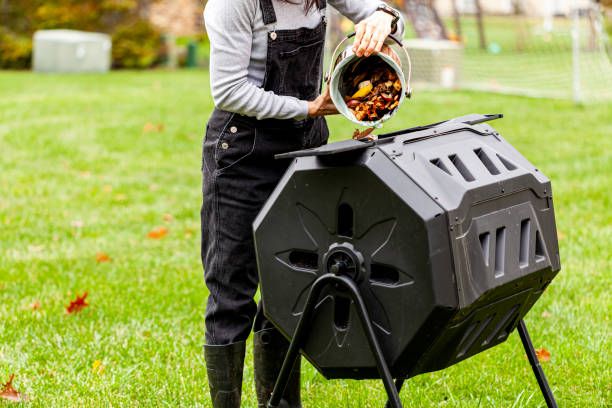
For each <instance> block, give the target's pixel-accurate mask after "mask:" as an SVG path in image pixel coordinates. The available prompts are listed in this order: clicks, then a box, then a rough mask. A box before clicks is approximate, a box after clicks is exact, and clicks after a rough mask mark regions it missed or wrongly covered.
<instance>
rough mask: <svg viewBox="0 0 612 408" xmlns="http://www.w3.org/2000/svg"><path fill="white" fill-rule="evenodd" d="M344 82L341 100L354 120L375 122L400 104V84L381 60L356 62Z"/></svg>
mask: <svg viewBox="0 0 612 408" xmlns="http://www.w3.org/2000/svg"><path fill="white" fill-rule="evenodd" d="M343 80H344V81H343V89H344V90H345V94H346V95H345V96H344V101H345V102H346V105H347V106H348V108H349V109H350V110H351V111H352V112H353V114H354V115H355V118H357V120H360V121H367V122H375V121H377V120H379V119H382V118H383V116H385V115H386V114H387V113H390V112H392V111H393V110H394V109H396V108H397V107H398V105H399V99H400V95H401V92H402V83H401V81H400V80H399V78H398V76H397V74H396V73H395V71H393V69H392V68H391V67H390V66H389V65H388V64H387V63H386V62H385V61H384V60H383V59H381V58H377V57H370V58H363V59H360V60H358V61H357V62H356V63H355V64H354V65H353V66H352V67H351V68H349V69H347V70H346V72H345V74H344V78H343Z"/></svg>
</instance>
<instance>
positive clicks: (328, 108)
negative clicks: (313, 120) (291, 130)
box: [308, 87, 339, 117]
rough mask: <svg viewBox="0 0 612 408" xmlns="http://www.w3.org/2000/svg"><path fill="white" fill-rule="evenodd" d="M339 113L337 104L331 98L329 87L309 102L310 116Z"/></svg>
mask: <svg viewBox="0 0 612 408" xmlns="http://www.w3.org/2000/svg"><path fill="white" fill-rule="evenodd" d="M338 113H339V112H338V109H337V108H336V105H334V102H332V100H331V96H330V94H329V88H328V87H326V88H325V91H324V92H323V93H322V94H321V95H319V96H318V97H317V99H315V100H314V101H309V102H308V116H310V117H315V116H327V115H336V114H338Z"/></svg>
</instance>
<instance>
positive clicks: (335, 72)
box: [325, 33, 412, 127]
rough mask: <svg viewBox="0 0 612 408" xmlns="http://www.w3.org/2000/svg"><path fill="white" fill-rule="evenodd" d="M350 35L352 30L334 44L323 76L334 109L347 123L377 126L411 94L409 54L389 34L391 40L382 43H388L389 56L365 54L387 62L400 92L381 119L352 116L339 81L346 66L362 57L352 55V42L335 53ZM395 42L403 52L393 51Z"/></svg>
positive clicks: (388, 117)
mask: <svg viewBox="0 0 612 408" xmlns="http://www.w3.org/2000/svg"><path fill="white" fill-rule="evenodd" d="M354 36H355V33H353V34H351V35H349V36H347V37H346V38H345V39H344V40H342V41H341V42H340V43H339V44H338V46H337V47H336V49H335V50H334V52H333V54H332V57H331V61H332V62H331V64H330V67H329V71H328V73H327V76H326V77H325V78H326V81H327V83H328V86H329V91H330V95H331V99H332V101H333V102H334V105H335V106H336V108H338V111H339V112H340V113H341V114H342V115H343V116H344V117H345V118H347V119H348V120H350V121H351V122H353V123H356V124H358V125H360V126H367V127H380V126H382V123H383V122H385V121H386V120H388V119H390V118H391V117H392V116H393V115H395V113H396V112H397V111H398V109H399V107H400V106H401V105H402V103H403V102H404V100H405V99H406V98H410V96H411V94H412V89H411V88H410V85H411V84H410V81H411V76H412V63H411V61H410V55H409V54H408V51H406V49H405V48H404V46H403V44H402V43H401V41H400V40H398V39H397V38H395V37H394V36H392V35H391V36H389V38H390V39H391V40H393V42H392V43H388V41H387V42H385V43H386V45H388V46H389V49H390V50H391V55H388V54H385V53H377V54H374V55H372V56H370V57H369V58H381V59H382V60H383V61H384V62H385V63H386V64H387V65H389V67H390V68H391V69H392V70H393V71H394V72H395V73H396V75H397V77H398V78H399V80H400V82H401V84H402V92H401V94H400V99H399V104H398V105H397V106H396V107H395V108H394V109H393V110H392V111H391V112H388V113H386V114H385V115H384V116H383V117H382V118H380V119H378V120H376V121H362V120H359V119H357V118H356V117H355V115H354V114H353V112H352V111H351V109H350V108H349V107H348V106H347V104H346V102H345V100H344V90H343V89H342V87H343V83H344V81H343V79H344V74H345V73H346V71H347V69H348V68H351V67H352V66H353V64H355V63H356V62H357V61H359V60H361V59H362V58H364V57H358V56H357V55H355V53H354V52H353V50H352V45H348V46H346V47H345V48H344V50H343V51H342V52H341V53H338V51H339V50H340V48H341V47H342V45H343V44H344V43H345V42H346V41H347V40H348V39H350V38H352V37H354ZM395 45H397V46H398V47H399V48H401V50H402V51H403V53H397V52H396V51H395V49H394V48H393V47H392V46H395ZM400 55H403V56H405V60H404V61H402V60H401V58H400ZM404 67H407V71H406V72H405V71H404Z"/></svg>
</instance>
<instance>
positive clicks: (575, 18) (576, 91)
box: [572, 1, 582, 104]
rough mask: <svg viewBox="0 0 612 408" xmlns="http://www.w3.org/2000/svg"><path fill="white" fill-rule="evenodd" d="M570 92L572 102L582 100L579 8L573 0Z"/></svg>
mask: <svg viewBox="0 0 612 408" xmlns="http://www.w3.org/2000/svg"><path fill="white" fill-rule="evenodd" d="M572 22H573V24H572V91H573V92H572V93H573V96H574V102H575V103H577V104H579V103H581V102H582V89H581V86H580V9H579V8H578V5H577V4H576V1H574V7H573V10H572Z"/></svg>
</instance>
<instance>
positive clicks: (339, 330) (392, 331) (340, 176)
mask: <svg viewBox="0 0 612 408" xmlns="http://www.w3.org/2000/svg"><path fill="white" fill-rule="evenodd" d="M489 119H491V117H490V116H488V115H468V116H465V117H462V118H457V119H453V120H450V121H446V122H443V123H439V124H435V125H429V126H425V127H420V128H414V129H407V130H405V131H401V132H396V133H394V134H388V135H383V136H381V137H379V140H378V141H375V142H361V141H353V140H350V141H345V142H339V143H333V144H330V145H327V146H323V147H321V148H318V149H311V150H305V151H300V152H294V153H290V154H287V155H284V156H283V158H284V159H286V160H292V161H293V163H292V164H291V166H290V168H289V170H288V171H287V173H286V174H285V176H284V177H283V179H282V180H281V182H280V183H279V185H278V187H277V188H276V190H275V191H274V193H273V194H272V196H271V197H270V199H269V200H268V202H267V203H266V205H265V207H264V208H263V210H262V211H261V213H260V214H259V216H258V217H257V219H256V221H255V223H254V233H255V242H256V251H257V261H258V268H259V274H260V279H261V293H262V298H263V301H264V310H265V314H266V316H267V317H268V318H269V319H270V321H271V322H272V323H273V324H274V325H275V326H276V327H277V328H278V329H280V330H281V331H282V332H283V333H284V335H285V336H286V337H287V338H288V339H291V338H292V337H293V334H294V332H295V330H296V326H297V324H298V321H299V320H300V317H301V316H302V313H303V312H304V308H305V303H306V299H307V297H308V294H309V291H310V290H311V288H312V285H313V283H314V282H315V281H316V280H317V278H319V277H321V276H323V275H325V274H334V275H336V276H345V277H348V278H350V279H351V280H352V281H353V282H354V283H355V285H356V287H357V288H358V290H359V292H360V294H361V296H362V297H363V301H364V303H365V306H366V307H367V310H368V315H369V319H370V320H371V323H372V327H373V331H374V333H375V335H376V337H377V339H378V342H379V343H380V347H381V349H382V353H383V354H384V358H385V360H386V363H387V364H388V368H389V370H390V373H391V375H392V376H393V377H395V378H408V377H412V376H414V375H417V374H419V373H424V372H428V371H434V370H439V369H442V368H445V367H448V366H450V365H452V364H455V363H457V362H459V361H461V360H464V359H466V358H468V357H470V356H473V355H475V354H477V353H479V352H481V351H484V350H486V349H488V348H490V347H493V346H495V345H496V344H499V343H501V342H503V341H505V340H506V339H507V338H508V335H509V334H510V333H511V332H512V331H513V330H514V329H515V328H516V327H517V325H518V324H519V322H520V321H521V319H522V318H523V316H524V315H525V314H526V313H527V312H528V311H529V310H530V309H531V307H532V306H533V304H534V303H535V302H536V301H537V299H538V298H539V297H540V295H542V293H543V291H544V290H545V289H546V287H547V285H548V284H549V283H550V282H551V280H552V279H553V278H554V276H555V275H556V273H557V272H558V271H559V269H560V261H559V250H558V243H557V234H556V229H555V217H554V210H553V201H552V191H551V185H550V181H549V180H548V179H547V178H546V177H545V176H544V175H543V174H542V173H541V172H540V171H538V169H537V168H536V167H534V166H533V165H532V164H531V163H530V162H529V161H527V160H526V159H525V158H524V157H523V156H522V155H521V154H520V153H519V152H518V151H517V150H516V149H514V148H513V147H512V146H511V145H510V144H509V143H508V142H507V141H506V140H505V139H504V138H502V137H501V136H500V134H499V133H498V132H496V131H495V129H493V128H492V127H491V126H489V125H488V124H486V123H484V122H485V121H486V120H489ZM355 307H356V305H355V301H354V300H352V299H351V298H350V297H349V296H346V293H344V292H343V290H341V289H338V288H337V287H335V286H334V285H329V286H328V287H326V288H324V289H323V290H322V292H321V294H320V296H318V297H317V299H316V306H314V312H313V314H312V318H311V321H310V323H309V324H310V326H309V334H308V336H307V340H305V342H304V344H303V345H302V347H301V352H302V354H303V355H304V356H305V357H306V358H307V359H308V360H309V361H310V362H311V363H312V364H313V365H314V366H315V367H316V368H317V369H318V370H319V371H320V372H321V373H322V374H323V375H324V376H325V377H326V378H354V379H364V378H380V373H379V369H378V367H377V362H376V359H375V356H374V355H373V354H372V352H371V351H370V350H371V347H370V344H369V343H368V339H367V336H365V335H364V333H365V332H364V327H363V323H362V321H360V320H359V319H358V318H357V313H356V309H355Z"/></svg>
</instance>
